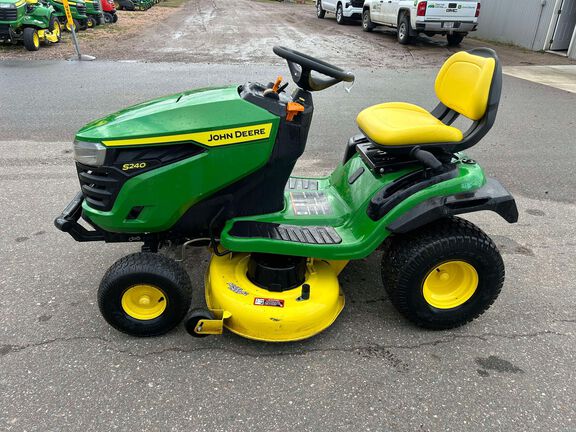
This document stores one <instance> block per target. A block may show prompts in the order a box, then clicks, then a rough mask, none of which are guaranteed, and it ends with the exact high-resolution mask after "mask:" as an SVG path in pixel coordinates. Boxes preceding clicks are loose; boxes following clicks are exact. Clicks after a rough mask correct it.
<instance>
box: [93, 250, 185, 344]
mask: <svg viewBox="0 0 576 432" xmlns="http://www.w3.org/2000/svg"><path fill="white" fill-rule="evenodd" d="M191 293H192V288H191V284H190V278H189V277H188V274H187V273H186V270H184V268H182V266H181V265H179V264H178V263H176V262H175V261H174V260H172V259H170V258H168V257H166V256H164V255H159V254H155V253H135V254H132V255H128V256H126V257H124V258H121V259H120V260H118V261H116V262H115V263H114V264H113V265H112V267H110V268H109V269H108V271H107V272H106V274H105V275H104V277H103V278H102V282H101V283H100V288H99V289H98V306H99V308H100V312H101V313H102V316H103V317H104V319H105V320H106V321H107V322H108V324H110V325H111V326H112V327H114V328H115V329H117V330H120V331H121V332H124V333H127V334H129V335H132V336H158V335H161V334H164V333H166V332H168V331H170V330H172V329H173V328H174V327H176V326H177V325H178V324H179V323H180V321H182V319H183V318H184V316H185V315H186V312H188V308H189V307H190V302H191Z"/></svg>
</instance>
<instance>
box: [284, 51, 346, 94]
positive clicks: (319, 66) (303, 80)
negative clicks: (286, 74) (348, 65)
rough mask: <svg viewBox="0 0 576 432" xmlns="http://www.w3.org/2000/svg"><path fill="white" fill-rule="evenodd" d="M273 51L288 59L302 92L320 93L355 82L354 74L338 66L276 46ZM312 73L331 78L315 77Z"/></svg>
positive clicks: (293, 75) (289, 66)
mask: <svg viewBox="0 0 576 432" xmlns="http://www.w3.org/2000/svg"><path fill="white" fill-rule="evenodd" d="M273 51H274V54H276V55H278V56H280V57H282V58H283V59H286V61H287V62H288V68H289V69H290V73H291V74H292V79H293V80H294V82H295V83H296V85H297V86H298V87H300V88H301V89H302V90H306V91H319V90H324V89H326V88H328V87H330V86H333V85H334V84H338V83H339V82H342V81H346V82H354V74H352V73H351V72H345V71H344V69H341V68H339V67H338V66H334V65H331V64H330V63H326V62H325V61H322V60H318V59H315V58H314V57H310V56H309V55H307V54H304V53H301V52H298V51H294V50H293V49H289V48H285V47H281V46H275V47H274V48H273ZM312 71H315V72H318V73H321V74H322V75H326V76H327V77H329V78H320V77H317V76H316V77H313V76H312Z"/></svg>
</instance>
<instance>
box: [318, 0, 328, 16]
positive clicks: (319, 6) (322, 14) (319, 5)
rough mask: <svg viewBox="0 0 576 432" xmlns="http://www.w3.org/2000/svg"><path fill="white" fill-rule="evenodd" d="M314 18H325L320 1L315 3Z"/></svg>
mask: <svg viewBox="0 0 576 432" xmlns="http://www.w3.org/2000/svg"><path fill="white" fill-rule="evenodd" d="M316 16H317V17H318V18H324V17H325V16H326V11H325V10H324V9H322V1H321V0H318V1H317V2H316Z"/></svg>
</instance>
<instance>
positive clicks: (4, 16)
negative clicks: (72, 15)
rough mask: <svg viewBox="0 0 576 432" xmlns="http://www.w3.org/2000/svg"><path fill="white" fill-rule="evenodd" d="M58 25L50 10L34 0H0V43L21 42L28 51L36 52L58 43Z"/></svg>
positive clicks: (53, 12)
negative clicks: (42, 46)
mask: <svg viewBox="0 0 576 432" xmlns="http://www.w3.org/2000/svg"><path fill="white" fill-rule="evenodd" d="M60 38H61V29H60V22H59V21H58V18H57V16H56V13H55V11H54V8H53V7H52V6H50V5H46V4H43V3H39V2H38V0H17V1H13V0H0V41H1V42H8V43H17V42H23V44H24V47H25V48H26V49H27V50H28V51H38V50H39V49H40V44H41V43H42V42H44V43H58V42H60Z"/></svg>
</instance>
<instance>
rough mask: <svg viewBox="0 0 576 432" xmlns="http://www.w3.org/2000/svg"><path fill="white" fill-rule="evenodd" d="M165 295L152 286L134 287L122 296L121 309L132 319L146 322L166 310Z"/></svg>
mask: <svg viewBox="0 0 576 432" xmlns="http://www.w3.org/2000/svg"><path fill="white" fill-rule="evenodd" d="M166 303H167V301H166V294H164V292H163V291H162V290H161V289H159V288H156V287H155V286H152V285H134V286H132V287H130V288H128V289H127V290H126V292H125V293H124V294H123V295H122V309H124V312H126V313H127V314H128V315H129V316H131V317H132V318H135V319H138V320H142V321H148V320H152V319H154V318H158V317H159V316H160V315H162V313H164V311H165V310H166Z"/></svg>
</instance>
